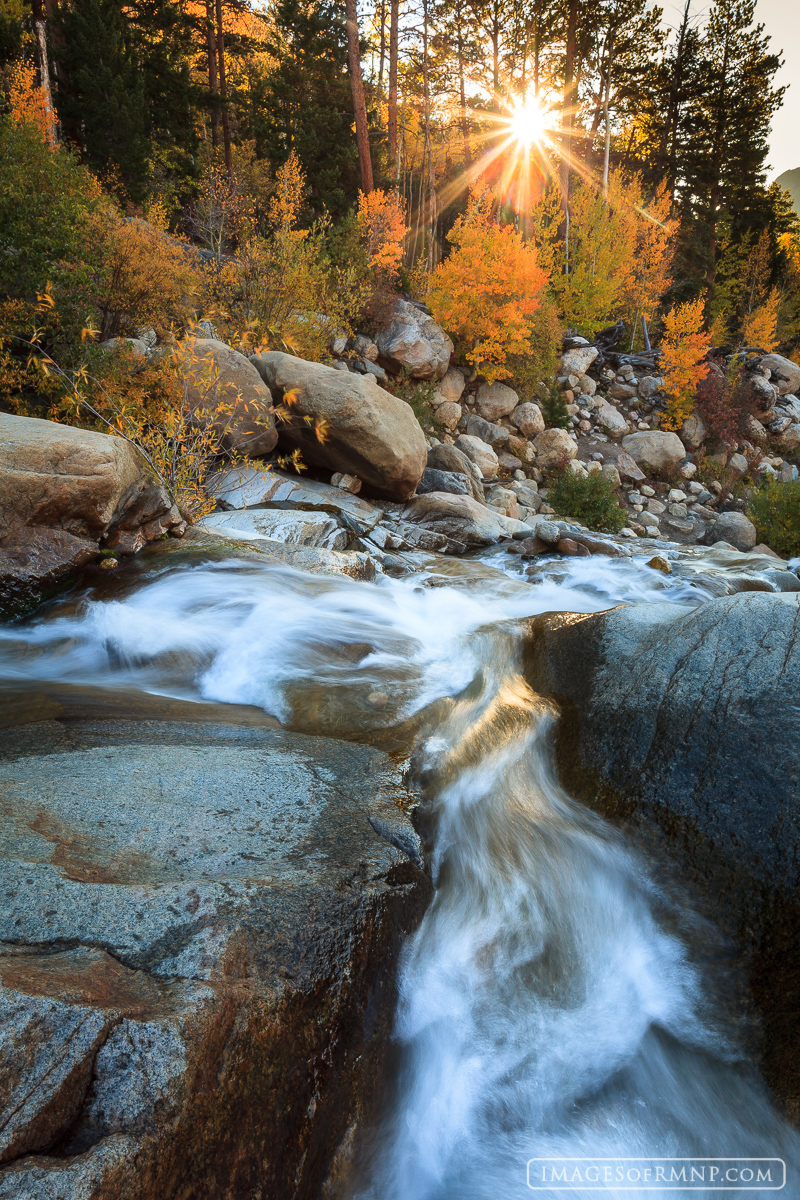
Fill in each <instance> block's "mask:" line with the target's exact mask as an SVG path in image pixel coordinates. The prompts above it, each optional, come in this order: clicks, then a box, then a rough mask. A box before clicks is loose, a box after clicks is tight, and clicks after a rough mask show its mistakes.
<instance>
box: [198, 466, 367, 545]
mask: <svg viewBox="0 0 800 1200" xmlns="http://www.w3.org/2000/svg"><path fill="white" fill-rule="evenodd" d="M206 487H207V488H208V491H209V493H210V495H212V496H214V497H215V499H216V500H217V503H218V504H219V505H220V507H221V508H223V509H226V510H227V509H241V508H253V507H255V506H257V505H264V504H267V503H269V502H273V503H276V504H277V503H283V504H293V505H297V507H298V508H303V509H305V510H307V509H314V508H317V509H320V510H322V511H328V510H335V511H337V512H340V513H344V514H345V515H346V516H347V517H348V518H349V519H350V521H351V522H352V523H354V524H355V525H356V526H358V527H360V529H371V528H372V526H373V525H376V524H377V523H378V521H380V520H382V518H383V509H381V508H379V507H378V506H377V504H372V503H370V501H369V500H365V499H364V498H363V497H362V496H354V495H353V494H352V493H351V492H347V491H345V490H344V489H343V488H339V487H332V486H331V485H330V484H327V483H320V482H319V481H318V480H316V479H304V478H303V477H302V476H299V475H288V474H287V473H286V472H285V471H277V470H273V469H272V468H271V467H262V466H256V465H254V464H253V463H247V464H246V465H243V466H240V467H229V468H227V469H226V470H224V471H219V472H217V473H216V474H213V475H209V477H208V479H207V481H206Z"/></svg>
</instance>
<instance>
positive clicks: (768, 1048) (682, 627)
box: [525, 591, 800, 1113]
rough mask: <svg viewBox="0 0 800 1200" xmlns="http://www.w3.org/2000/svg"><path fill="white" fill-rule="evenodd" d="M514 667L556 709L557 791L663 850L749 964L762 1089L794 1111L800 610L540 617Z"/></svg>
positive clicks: (774, 606) (768, 596)
mask: <svg viewBox="0 0 800 1200" xmlns="http://www.w3.org/2000/svg"><path fill="white" fill-rule="evenodd" d="M525 669H526V676H527V678H528V680H529V682H530V683H531V686H532V687H533V688H534V690H535V691H537V692H542V693H544V694H546V695H549V696H552V697H554V698H555V700H556V702H557V703H558V705H559V707H560V710H561V713H562V718H561V720H560V722H559V724H558V726H557V729H556V759H557V766H558V770H559V774H560V776H561V779H562V782H563V783H564V785H565V786H566V787H567V788H568V789H569V790H570V791H571V792H572V794H573V795H576V796H577V797H579V798H580V799H582V800H584V801H585V802H586V803H588V804H590V805H592V806H594V807H596V808H599V809H600V811H602V812H603V813H605V814H606V815H610V816H612V817H615V818H617V819H621V820H624V821H626V822H631V823H633V824H634V825H635V826H636V827H637V829H638V831H639V836H640V837H646V838H648V839H649V838H651V837H652V842H653V845H654V846H655V847H659V848H660V850H659V852H660V853H661V854H663V852H664V847H665V846H668V847H669V848H670V852H671V854H672V855H673V856H674V857H675V858H677V861H678V867H677V872H678V875H679V877H680V879H681V880H682V882H684V883H686V884H687V886H690V887H691V889H692V892H693V896H694V897H695V899H696V902H697V903H699V904H701V906H704V907H705V910H706V911H707V912H709V913H710V914H711V915H712V916H713V917H714V919H715V920H717V921H720V922H721V923H722V924H723V926H724V927H725V928H726V930H727V931H729V932H730V933H731V934H733V935H735V936H736V937H738V939H739V943H740V946H741V947H742V948H743V949H744V950H746V951H747V952H748V954H749V956H750V982H751V987H752V991H753V995H754V998H755V1001H756V1003H757V1004H758V1006H759V1007H760V1010H761V1016H762V1019H763V1022H764V1025H765V1033H764V1040H763V1052H764V1056H765V1064H764V1065H765V1069H766V1073H767V1077H768V1079H769V1081H770V1083H771V1084H772V1085H773V1086H774V1087H775V1088H776V1089H777V1091H778V1093H779V1095H780V1096H781V1097H782V1098H783V1099H784V1100H785V1101H786V1103H787V1104H788V1106H789V1108H790V1110H791V1111H793V1112H795V1113H796V1112H797V1111H798V1104H800V1078H798V1075H797V1072H796V1069H795V1064H796V1063H797V1061H798V1056H800V1027H798V1024H797V1021H796V1005H795V991H794V988H795V981H796V979H797V976H798V971H800V952H798V946H800V853H799V852H798V848H799V847H800V812H799V811H798V807H797V803H796V797H797V794H798V789H800V726H799V725H798V722H797V719H796V717H797V711H798V709H800V596H798V595H797V594H794V595H792V594H775V593H773V592H752V591H750V592H742V593H740V594H738V595H735V596H724V597H722V598H720V599H718V600H714V601H712V602H710V603H707V604H704V605H702V606H701V607H699V608H696V609H686V608H684V609H682V608H680V607H678V606H675V605H671V604H664V605H659V604H648V605H640V606H632V607H630V606H629V607H625V608H618V609H614V610H612V611H610V612H607V613H602V614H596V615H594V616H589V617H581V616H576V615H574V614H569V615H566V616H562V615H557V616H556V615H548V616H543V617H538V618H535V619H534V620H533V622H532V623H531V636H530V642H529V648H528V653H527V656H526V668H525ZM674 873H675V868H674V867H673V874H674Z"/></svg>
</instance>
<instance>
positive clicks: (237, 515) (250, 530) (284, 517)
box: [197, 508, 350, 550]
mask: <svg viewBox="0 0 800 1200" xmlns="http://www.w3.org/2000/svg"><path fill="white" fill-rule="evenodd" d="M197 527H198V529H202V530H204V531H205V532H206V533H213V534H219V535H221V536H223V537H227V538H232V539H234V540H238V539H241V540H242V541H246V542H253V541H256V542H257V541H263V540H265V539H266V540H268V541H273V542H285V543H286V544H287V545H289V546H315V547H321V548H322V549H324V550H346V549H347V546H348V543H349V542H350V534H349V533H348V532H347V530H346V529H345V528H343V526H342V525H341V524H340V523H339V521H338V520H337V519H336V517H335V516H330V515H328V514H327V513H322V512H302V511H300V512H295V511H292V510H291V509H282V508H245V509H239V510H235V511H233V512H213V513H209V514H208V516H206V517H204V518H203V519H202V521H198V524H197Z"/></svg>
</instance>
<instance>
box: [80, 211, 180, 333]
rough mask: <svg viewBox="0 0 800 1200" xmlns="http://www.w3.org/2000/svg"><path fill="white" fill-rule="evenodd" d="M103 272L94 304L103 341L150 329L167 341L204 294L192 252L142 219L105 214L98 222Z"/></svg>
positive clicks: (176, 239)
mask: <svg viewBox="0 0 800 1200" xmlns="http://www.w3.org/2000/svg"><path fill="white" fill-rule="evenodd" d="M97 237H98V239H99V240H100V241H101V242H102V245H103V260H104V261H103V268H102V272H101V276H100V280H99V286H98V289H97V295H96V297H95V298H94V304H95V305H96V307H97V309H98V312H99V316H100V327H101V339H103V340H104V339H106V338H111V337H119V336H135V332H136V330H137V329H139V328H141V327H142V326H144V325H150V326H152V327H153V329H155V331H156V333H157V334H159V336H160V337H163V336H164V335H165V334H166V333H167V332H168V331H169V329H170V327H171V325H172V324H173V323H174V322H182V321H184V320H185V319H186V318H187V316H188V314H189V312H190V310H191V309H192V308H193V305H194V301H195V298H196V296H197V294H198V291H199V288H200V283H201V279H200V274H199V272H198V269H197V267H196V266H195V265H194V261H193V254H192V252H191V249H190V247H189V246H188V245H187V244H186V243H184V242H182V241H180V240H179V239H178V238H175V237H172V236H171V235H170V234H168V233H166V232H165V231H164V230H162V229H159V228H157V227H155V226H153V225H150V224H149V223H148V222H147V221H142V220H139V219H137V218H131V219H128V220H125V219H123V218H121V217H119V216H117V215H116V214H115V213H105V214H103V216H102V217H101V218H99V220H98V225H97Z"/></svg>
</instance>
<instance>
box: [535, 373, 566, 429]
mask: <svg viewBox="0 0 800 1200" xmlns="http://www.w3.org/2000/svg"><path fill="white" fill-rule="evenodd" d="M538 403H539V407H540V408H541V410H542V416H543V417H544V423H545V425H546V426H547V428H548V429H572V417H571V416H570V415H569V413H568V412H567V405H566V402H565V400H564V396H563V395H562V393H561V392H560V391H559V390H558V388H557V387H556V385H555V384H554V383H553V384H551V385H550V388H549V389H548V390H547V391H546V392H545V393H544V394H543V395H542V396H541V398H540V399H539V400H538Z"/></svg>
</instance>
